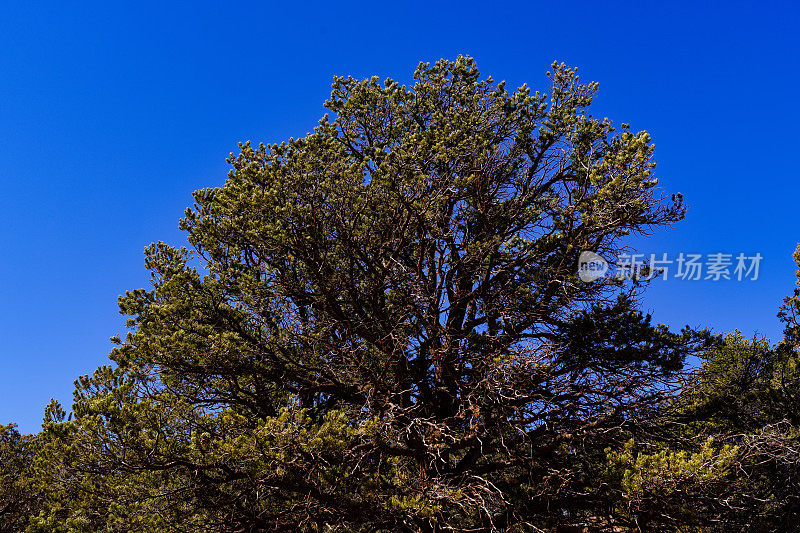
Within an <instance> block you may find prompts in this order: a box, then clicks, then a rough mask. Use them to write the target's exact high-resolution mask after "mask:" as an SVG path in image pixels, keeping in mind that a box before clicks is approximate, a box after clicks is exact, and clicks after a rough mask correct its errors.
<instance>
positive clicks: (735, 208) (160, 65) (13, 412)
mask: <svg viewBox="0 0 800 533" xmlns="http://www.w3.org/2000/svg"><path fill="white" fill-rule="evenodd" d="M11 4H12V3H11V2H3V3H2V7H0V181H1V182H2V193H0V250H2V256H1V257H0V275H1V276H2V282H0V423H5V422H7V421H15V422H17V423H18V424H19V425H20V427H21V429H22V430H23V431H35V430H37V429H38V424H39V422H40V420H41V415H42V410H43V407H44V405H45V404H46V403H47V401H48V400H49V398H51V397H56V398H57V399H59V400H61V401H62V402H64V403H65V404H67V405H69V404H70V403H71V391H72V382H73V380H74V379H75V377H76V376H78V375H79V374H82V373H87V372H90V371H92V370H93V369H94V368H95V367H96V366H97V365H99V364H102V363H104V362H105V361H107V353H108V351H109V349H110V343H109V342H108V338H109V337H110V336H111V335H113V334H116V333H121V332H123V318H122V317H120V316H119V315H118V314H117V307H116V297H117V295H118V294H120V293H122V292H124V291H125V290H126V289H130V288H136V287H142V286H146V284H147V274H146V272H145V271H144V268H143V266H142V249H143V248H144V246H145V245H146V244H147V243H149V242H151V241H155V240H165V241H168V242H171V243H174V244H181V243H183V242H184V237H183V235H182V234H181V233H180V232H179V231H178V229H177V221H178V219H179V217H180V216H181V215H182V213H183V210H184V208H185V207H186V206H187V205H189V204H190V203H191V197H190V194H191V192H192V191H193V190H195V189H198V188H201V187H205V186H215V185H220V184H222V183H223V181H224V179H225V175H226V165H225V157H226V155H227V154H228V153H229V152H231V151H234V150H235V149H236V143H237V141H240V140H247V139H250V140H253V141H254V142H258V141H280V140H282V139H286V138H288V137H290V136H295V137H297V136H301V135H304V134H305V133H306V132H307V131H308V130H310V129H311V128H313V126H314V125H315V124H316V122H317V120H318V119H319V117H320V116H321V115H322V113H323V109H322V102H323V101H324V100H325V99H326V97H327V96H328V91H329V88H330V83H331V79H332V77H333V76H334V75H337V74H339V75H341V74H352V75H354V76H370V75H373V74H376V75H379V76H381V77H384V76H391V77H394V78H395V79H397V80H400V81H408V80H409V78H410V74H411V72H412V71H413V69H414V67H415V66H416V64H417V63H418V62H419V61H420V60H425V61H434V60H436V59H438V58H440V57H449V58H452V57H455V56H456V55H457V54H459V53H464V54H469V55H472V56H473V57H475V58H476V59H477V60H478V65H479V67H480V69H481V71H482V72H483V73H484V74H490V75H492V76H493V77H494V78H495V79H505V80H507V81H508V82H509V85H510V86H517V85H519V84H521V83H523V82H527V83H528V84H529V85H531V86H533V87H534V88H536V89H546V88H547V85H546V79H545V77H544V73H545V71H546V70H547V68H548V65H549V64H550V63H551V62H552V61H553V60H556V59H557V60H560V61H561V60H563V61H565V62H567V63H569V64H572V65H575V66H578V67H579V69H580V72H581V73H582V74H583V76H585V77H586V78H587V79H594V80H597V81H599V82H600V96H599V98H598V100H597V102H596V106H595V108H594V111H593V112H594V114H595V115H599V116H608V117H610V118H611V119H612V120H614V121H615V122H629V123H631V125H632V126H633V128H635V129H647V130H648V131H650V132H651V134H652V136H653V140H654V142H655V144H656V157H657V159H658V162H659V170H658V173H659V176H660V178H661V184H662V185H663V186H664V187H665V188H666V189H667V190H668V191H670V192H676V191H680V192H682V193H683V194H684V195H685V196H686V199H687V202H688V205H689V208H690V209H689V214H688V217H687V219H686V220H685V221H684V222H683V223H681V224H679V225H678V226H676V227H675V228H674V229H673V230H671V231H669V232H667V233H663V234H659V235H657V236H656V237H654V238H653V239H651V240H650V241H648V242H646V243H644V244H643V245H642V249H646V250H647V251H648V252H650V251H653V252H659V253H660V252H668V253H670V254H677V253H678V252H679V251H687V252H699V253H704V254H705V253H713V252H718V251H723V252H731V253H738V252H745V253H755V252H760V253H761V254H762V255H763V256H764V260H763V263H762V269H761V278H760V279H759V280H758V281H756V282H750V283H737V282H724V283H711V282H704V283H703V282H680V281H676V280H670V281H667V282H663V283H659V284H656V286H655V287H654V289H653V290H652V291H651V293H650V294H649V296H647V297H646V299H645V301H644V304H645V307H647V308H648V309H652V311H653V312H654V315H655V317H656V319H658V320H660V321H663V322H666V323H668V324H670V325H673V326H676V327H679V326H681V325H683V324H687V323H688V324H691V325H693V326H708V327H712V328H714V329H715V330H716V331H727V330H732V329H734V328H739V329H740V330H742V331H743V332H745V333H746V334H748V335H750V334H752V333H753V332H754V331H758V332H760V333H762V334H765V335H768V336H770V337H772V338H776V337H777V336H778V335H779V333H780V329H781V328H780V326H779V324H778V322H777V320H776V318H775V314H776V311H777V308H778V305H779V304H780V301H781V298H782V297H783V296H784V295H785V294H787V293H788V292H789V291H790V290H791V288H792V286H793V283H794V266H793V263H792V261H791V257H790V255H791V252H792V250H793V249H794V247H795V245H796V243H797V242H798V241H800V225H799V224H798V223H797V221H798V209H797V202H798V198H799V197H800V194H799V193H800V179H799V178H800V175H799V174H800V172H798V162H797V160H798V154H799V152H798V148H797V146H798V128H799V127H800V112H798V104H797V101H796V100H797V95H798V87H800V74H798V67H800V64H799V63H800V44H799V43H798V27H800V17H799V16H798V15H799V12H798V8H796V7H794V6H793V5H792V3H791V2H780V3H777V2H776V3H769V2H758V3H757V2H752V3H738V2H725V3H719V4H718V7H715V6H714V5H712V4H710V3H702V2H685V3H671V2H670V3H665V2H662V3H658V5H657V4H656V3H647V4H648V5H647V6H646V5H645V3H644V2H630V3H625V4H623V3H613V2H607V1H603V2H599V1H595V2H546V3H538V2H502V3H490V2H465V1H459V2H452V3H439V2H431V1H426V2H413V3H412V2H388V3H387V2H365V3H361V4H346V3H344V4H343V3H339V2H325V3H312V2H300V3H291V2H281V3H273V2H263V3H259V4H255V3H253V4H251V5H247V6H244V5H238V6H234V5H231V4H228V5H223V4H222V3H219V4H217V5H212V4H205V3H203V4H186V7H175V6H171V5H169V4H167V3H161V2H160V3H149V2H137V3H133V4H131V3H128V4H117V5H114V3H112V2H102V3H93V4H91V5H90V4H89V3H81V4H80V5H79V6H72V5H68V4H66V3H62V2H52V3H27V2H26V3H21V2H20V3H15V4H16V5H14V6H12V5H11ZM664 4H668V5H664ZM123 5H124V6H125V7H121V6H123Z"/></svg>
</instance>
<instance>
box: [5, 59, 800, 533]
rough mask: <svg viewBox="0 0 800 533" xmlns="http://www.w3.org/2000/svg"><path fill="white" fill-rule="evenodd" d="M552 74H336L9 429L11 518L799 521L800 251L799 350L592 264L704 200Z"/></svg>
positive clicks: (369, 523) (376, 526)
mask: <svg viewBox="0 0 800 533" xmlns="http://www.w3.org/2000/svg"><path fill="white" fill-rule="evenodd" d="M547 75H548V79H549V82H550V87H549V90H548V91H547V92H546V93H544V92H538V91H532V90H531V89H530V88H528V87H527V86H526V85H523V86H521V87H519V88H517V89H515V90H513V91H509V90H508V89H507V88H506V86H505V83H504V82H499V83H496V82H494V80H492V79H491V78H482V77H481V75H480V73H479V71H478V69H477V66H476V64H475V61H474V60H473V59H471V58H469V57H465V56H459V57H458V58H457V59H455V60H453V61H448V60H441V61H438V62H436V63H435V64H429V63H421V64H420V65H419V67H418V68H417V70H416V71H415V73H414V75H413V84H412V85H410V86H406V85H401V84H399V83H398V82H396V81H394V80H391V79H387V80H385V81H383V82H380V81H379V79H378V78H377V77H373V78H370V79H364V80H357V79H354V78H351V77H346V78H344V77H337V78H335V80H334V83H333V87H332V92H331V97H330V99H329V100H328V101H327V102H325V107H326V108H327V110H328V111H329V113H330V114H329V115H325V116H324V117H323V118H322V119H321V120H320V121H319V124H318V126H317V127H316V128H315V129H314V131H313V132H311V133H309V134H307V135H306V136H304V137H302V138H299V139H290V140H288V141H286V142H282V143H279V144H271V145H264V144H261V145H259V146H257V147H256V146H253V145H252V144H251V143H249V142H247V143H241V144H240V145H239V153H238V154H235V155H234V154H231V156H230V158H229V160H228V162H229V164H230V165H231V170H230V172H229V175H228V179H227V181H226V182H225V184H224V185H223V186H222V187H218V188H210V189H203V190H199V191H196V192H195V193H194V205H193V206H192V207H191V208H189V209H187V210H186V213H185V216H184V218H183V219H182V220H181V221H180V227H181V229H182V230H183V231H185V232H186V234H187V239H188V244H189V246H188V248H187V247H177V248H176V247H173V246H169V245H167V244H165V243H162V242H158V243H154V244H152V245H150V246H148V247H147V248H146V250H145V267H146V268H147V269H148V270H149V272H150V273H151V282H152V283H151V285H152V286H151V288H149V289H136V290H132V291H129V292H127V293H126V294H125V295H123V296H121V297H120V298H119V307H120V312H121V313H123V314H124V315H127V316H128V317H129V319H128V321H127V325H128V328H129V331H128V333H127V334H126V335H125V337H124V338H122V337H113V338H112V340H113V341H114V342H115V344H116V347H115V348H114V349H113V350H112V352H111V354H110V364H108V365H104V366H101V367H100V368H98V369H97V370H96V371H95V372H94V373H93V374H91V375H85V376H81V377H80V378H78V380H76V382H75V392H74V398H73V404H72V407H71V410H70V411H69V413H67V411H66V410H65V409H64V408H63V407H62V406H61V405H59V404H58V403H57V402H55V401H53V402H51V403H50V405H48V407H47V408H46V410H45V414H44V421H43V424H42V430H41V432H39V433H37V434H32V435H21V434H20V433H19V431H18V430H17V429H16V428H15V426H14V425H13V424H9V425H7V426H0V474H2V475H0V532H5V531H9V532H11V531H14V532H16V531H27V532H30V533H37V532H42V533H43V532H63V533H68V532H69V533H79V532H81V533H82V532H95V531H108V532H112V531H117V532H132V531H140V532H162V531H164V532H203V531H209V532H211V531H213V532H231V533H233V532H258V531H305V532H353V533H355V532H364V533H366V532H405V531H408V532H419V533H434V532H436V533H438V532H448V531H452V532H458V531H462V532H468V531H469V532H493V531H506V532H528V531H530V532H538V531H554V532H557V531H564V532H567V531H608V532H611V531H615V532H619V531H656V532H657V531H697V532H716V531H720V532H722V531H725V532H728V531H761V532H768V531H790V530H792V529H793V528H796V527H797V526H796V524H798V523H800V516H799V514H800V501H798V496H800V486H798V483H799V482H800V475H799V474H800V471H799V470H798V467H799V466H800V459H798V457H800V456H798V450H800V409H799V408H798V407H800V382H799V381H798V380H800V369H799V368H798V352H797V347H798V345H799V343H800V321H799V320H798V311H800V272H799V273H798V285H797V288H796V289H795V291H794V293H793V294H792V295H790V296H789V297H787V298H786V300H785V301H784V304H783V306H782V307H781V309H780V312H779V317H780V319H781V320H782V321H783V322H784V324H785V326H786V329H785V334H784V338H783V339H782V340H781V341H780V342H778V343H777V344H772V343H770V342H769V341H767V340H765V339H757V338H755V339H752V340H748V339H745V338H744V337H742V335H741V334H739V333H738V332H734V333H732V334H728V335H724V336H719V335H718V336H714V335H711V334H710V333H709V332H707V331H695V330H692V329H690V328H688V327H687V328H685V329H684V330H682V331H680V332H673V331H670V330H669V328H667V327H666V326H663V325H659V324H653V323H652V321H651V317H650V316H649V315H648V314H645V313H643V312H642V311H641V310H640V309H639V308H638V305H637V301H638V300H637V299H638V297H639V295H640V294H641V291H642V290H643V289H644V288H645V285H646V284H645V283H636V284H633V285H631V284H630V282H623V281H621V280H614V279H602V280H598V281H596V282H593V283H582V282H581V281H580V280H579V279H578V276H577V272H576V265H577V260H578V256H579V254H580V253H581V251H583V250H592V251H595V252H597V253H600V254H601V255H607V256H615V255H618V253H619V252H621V251H622V250H624V249H625V247H626V246H627V238H628V237H629V236H637V235H638V236H641V235H649V234H651V233H652V232H654V231H657V230H658V229H660V228H664V227H668V226H670V225H671V224H674V223H676V222H678V221H680V220H681V219H682V218H683V215H684V206H683V203H682V198H681V196H680V195H678V194H675V195H666V194H665V193H664V192H663V190H662V189H661V188H660V187H659V186H658V180H657V179H656V178H655V174H654V171H655V162H654V159H653V145H652V143H651V140H650V137H649V135H648V134H647V133H646V132H644V131H641V132H634V131H632V130H631V129H630V127H629V126H628V125H626V124H621V125H620V126H619V127H615V126H614V125H613V124H612V123H611V121H610V120H608V119H597V118H595V117H593V116H592V115H591V114H589V108H590V105H591V103H592V100H593V98H594V96H595V94H596V92H597V88H598V85H597V83H595V82H591V83H584V82H582V81H581V80H580V78H579V77H578V75H577V70H576V69H574V68H570V67H567V66H566V65H565V64H563V63H554V64H553V65H552V68H551V70H550V72H548V73H547ZM795 259H796V261H797V263H798V267H799V268H800V248H798V251H797V253H796V256H795ZM689 356H696V357H699V358H700V359H701V361H702V363H701V365H700V366H699V367H697V368H693V367H689V366H687V365H686V359H687V357H689Z"/></svg>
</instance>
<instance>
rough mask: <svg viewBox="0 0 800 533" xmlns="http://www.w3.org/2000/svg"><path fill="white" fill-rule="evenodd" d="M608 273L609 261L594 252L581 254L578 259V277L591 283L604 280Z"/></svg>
mask: <svg viewBox="0 0 800 533" xmlns="http://www.w3.org/2000/svg"><path fill="white" fill-rule="evenodd" d="M606 272H608V261H606V260H605V259H603V258H602V257H600V256H599V255H597V254H596V253H594V252H587V251H583V252H581V256H580V257H579V258H578V277H579V278H581V281H585V282H587V283H588V282H590V281H595V280H597V279H599V278H602V277H603V276H605V275H606Z"/></svg>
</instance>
